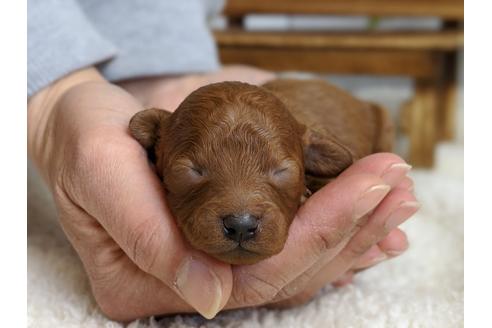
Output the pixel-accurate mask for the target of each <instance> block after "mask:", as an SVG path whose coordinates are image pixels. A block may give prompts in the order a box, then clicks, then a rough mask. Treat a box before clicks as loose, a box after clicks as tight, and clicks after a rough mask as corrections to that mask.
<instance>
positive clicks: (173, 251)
mask: <svg viewBox="0 0 492 328" xmlns="http://www.w3.org/2000/svg"><path fill="white" fill-rule="evenodd" d="M28 107H29V112H28V141H29V145H28V149H29V154H30V157H31V158H32V159H33V161H34V162H35V163H36V165H37V167H38V169H39V170H40V172H41V174H42V175H43V177H44V179H45V180H46V181H47V182H48V185H49V187H50V189H51V191H52V193H53V196H54V199H55V202H56V206H57V209H58V212H59V220H60V223H61V225H62V227H63V230H64V231H65V233H66V235H67V236H68V238H69V240H70V242H71V243H72V245H73V246H74V248H75V250H76V251H77V253H78V254H79V256H80V258H81V260H82V262H83V265H84V268H85V270H86V272H87V275H88V277H89V281H90V284H91V288H92V291H93V294H94V296H95V299H96V301H97V303H98V304H99V306H100V307H101V309H102V311H103V312H104V313H105V314H106V315H108V316H109V317H110V318H113V319H117V320H122V321H124V320H130V319H135V318H138V317H143V316H147V315H153V314H168V313H176V312H195V311H198V312H200V313H201V314H203V315H204V316H206V317H212V316H214V315H215V314H216V312H217V311H218V310H219V309H220V308H222V307H223V306H224V305H225V303H226V302H227V300H228V299H229V296H230V291H231V286H232V274H231V269H230V266H229V265H227V264H224V263H220V262H218V261H216V260H214V259H212V258H209V257H208V256H206V255H204V254H202V253H200V252H197V251H195V250H193V249H191V248H190V247H189V246H188V244H187V243H185V242H184V240H183V238H182V237H181V234H180V232H179V231H178V228H177V227H176V225H175V223H174V220H173V218H172V216H171V214H170V212H169V210H168V207H167V205H166V203H165V195H164V193H163V190H162V188H161V184H160V181H159V180H158V178H157V176H156V175H155V174H154V172H153V171H152V168H151V167H150V166H149V164H148V161H147V156H146V153H145V151H144V150H143V149H142V148H141V147H140V145H139V144H138V143H137V141H135V140H134V139H133V138H132V137H131V136H130V135H129V133H128V122H129V120H130V118H131V117H132V116H133V114H134V113H136V112H138V111H140V110H142V109H143V108H142V107H141V105H140V104H139V103H138V102H137V100H135V99H134V98H133V97H132V96H130V95H129V94H128V93H126V92H125V91H123V90H122V89H120V88H119V87H116V86H114V85H111V84H109V83H108V82H106V81H104V79H103V78H102V77H101V76H100V75H99V74H98V73H97V72H96V71H95V70H91V69H89V70H84V71H80V72H76V73H74V74H72V75H70V76H68V77H66V78H63V79H62V80H60V81H59V82H57V83H55V84H54V85H53V86H51V87H48V88H47V89H45V90H43V91H41V92H40V93H39V94H36V95H35V96H33V97H32V98H31V99H30V101H29V104H28Z"/></svg>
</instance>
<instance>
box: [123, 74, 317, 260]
mask: <svg viewBox="0 0 492 328" xmlns="http://www.w3.org/2000/svg"><path fill="white" fill-rule="evenodd" d="M130 132H131V134H132V135H133V136H134V137H135V138H136V139H137V140H138V141H139V142H140V144H141V145H142V146H143V147H145V148H146V149H147V151H148V153H149V156H150V157H151V159H152V160H153V161H154V163H155V166H156V170H157V173H158V175H159V176H160V177H161V179H162V181H163V184H164V188H165V190H166V198H167V201H168V204H169V206H170V208H171V211H172V213H173V215H174V216H175V217H176V220H177V223H178V225H179V227H180V228H181V230H182V231H183V233H184V235H185V237H186V239H187V240H188V241H189V242H190V244H191V245H192V246H194V247H195V248H197V249H199V250H202V251H204V252H206V253H208V254H210V255H212V256H214V257H215V258H217V259H220V260H222V261H225V262H228V263H232V264H251V263H255V262H257V261H259V260H262V259H264V258H267V257H270V256H272V255H274V254H277V253H278V252H280V251H281V250H282V248H283V245H284V243H285V241H286V238H287V234H288V229H289V226H290V223H291V221H292V219H293V218H294V216H295V213H296V211H297V209H298V207H299V204H300V200H301V197H302V196H303V194H304V192H305V190H306V187H305V184H304V170H305V168H304V156H305V153H306V149H307V148H306V147H305V146H304V147H303V138H304V139H305V138H306V128H305V127H304V126H302V125H300V124H299V123H298V122H297V121H296V120H295V119H294V118H293V117H292V116H291V114H290V113H289V111H288V110H287V109H286V108H285V105H284V104H283V103H282V102H281V101H280V100H279V99H278V98H277V97H275V96H274V95H273V94H271V93H270V92H268V91H266V90H264V89H262V88H260V87H256V86H252V85H248V84H245V83H240V82H223V83H217V84H211V85H208V86H205V87H202V88H200V89H198V90H196V91H195V92H193V93H192V94H190V95H189V96H188V97H187V98H186V99H185V100H184V101H183V103H181V105H180V106H179V107H178V109H177V110H176V111H175V112H174V113H173V114H170V113H169V112H166V111H163V110H159V109H148V110H144V111H142V112H139V113H137V114H136V115H135V116H134V117H133V118H132V120H131V121H130ZM318 148H319V147H318ZM307 153H309V151H307ZM318 166H319V165H318ZM317 170H319V167H317Z"/></svg>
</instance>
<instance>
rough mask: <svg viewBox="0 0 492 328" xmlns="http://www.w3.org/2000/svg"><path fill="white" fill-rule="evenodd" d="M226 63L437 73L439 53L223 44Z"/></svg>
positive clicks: (317, 69)
mask: <svg viewBox="0 0 492 328" xmlns="http://www.w3.org/2000/svg"><path fill="white" fill-rule="evenodd" d="M219 54H220V59H221V62H222V63H223V64H246V65H252V66H255V67H259V68H263V69H268V70H273V71H292V70H298V71H307V72H316V73H333V74H375V75H405V76H410V77H419V78H425V77H434V76H435V74H436V67H438V63H439V58H440V57H439V54H437V53H432V52H425V51H403V50H379V51H376V50H374V51H364V50H343V49H317V50H305V49H279V48H253V47H220V48H219Z"/></svg>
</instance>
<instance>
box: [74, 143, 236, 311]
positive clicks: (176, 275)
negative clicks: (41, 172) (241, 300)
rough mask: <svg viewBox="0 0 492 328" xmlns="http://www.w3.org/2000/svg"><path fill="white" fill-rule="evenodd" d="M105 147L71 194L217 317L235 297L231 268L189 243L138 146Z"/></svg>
mask: <svg viewBox="0 0 492 328" xmlns="http://www.w3.org/2000/svg"><path fill="white" fill-rule="evenodd" d="M102 144H103V145H105V147H95V148H103V149H101V150H97V149H92V151H91V156H90V158H92V159H89V160H85V161H84V165H83V167H79V168H77V174H76V176H77V177H78V178H75V179H76V180H75V181H71V182H70V183H69V184H70V186H69V187H68V188H67V187H65V189H67V190H68V194H69V195H67V196H68V197H69V198H71V199H72V201H74V203H76V204H79V206H80V207H82V208H83V209H84V210H85V211H87V213H88V214H89V215H91V216H92V217H94V218H96V219H97V220H98V221H99V223H100V224H101V225H102V227H103V228H104V229H105V230H106V231H107V232H108V234H109V235H110V236H111V237H112V238H113V239H114V241H115V242H116V243H117V244H118V245H119V247H120V248H121V249H122V250H123V251H124V252H125V253H126V255H127V256H128V257H129V258H130V259H131V260H132V261H133V262H134V263H135V264H136V265H137V266H138V267H139V268H140V269H141V270H143V271H145V272H147V273H149V274H151V275H153V276H155V277H156V278H158V279H159V280H161V281H162V282H163V283H165V284H166V285H167V286H168V287H169V288H171V289H172V290H173V291H175V292H176V293H177V294H178V295H179V296H180V297H181V298H182V299H183V300H184V301H185V302H186V303H188V304H189V305H190V306H191V307H193V308H194V309H195V310H196V311H197V312H199V313H200V314H201V315H203V316H204V317H206V318H209V319H210V318H213V317H214V316H215V315H216V314H217V313H218V312H219V311H220V310H221V309H222V308H223V307H224V306H225V304H226V303H227V301H228V299H229V296H230V294H231V289H232V272H231V268H230V266H229V265H228V264H225V263H222V262H219V261H217V260H215V259H213V258H211V257H209V256H207V255H205V254H203V253H201V252H199V251H196V250H194V249H192V248H191V247H190V246H189V245H188V243H186V241H185V240H184V239H183V237H182V235H181V233H180V231H179V229H178V227H177V226H176V224H175V221H174V218H173V216H172V214H171V212H170V211H169V208H168V206H167V204H166V202H165V195H164V193H163V190H162V189H163V188H162V186H161V183H160V181H159V180H158V178H157V177H156V175H155V174H154V173H153V172H152V170H151V169H150V167H149V166H148V164H147V159H146V156H145V153H144V152H143V150H142V149H140V147H138V145H137V144H136V142H134V141H133V140H129V142H128V143H125V142H123V143H122V142H118V144H116V145H114V144H112V145H109V146H108V143H107V142H106V143H102ZM77 179H78V180H79V181H77ZM82 180H83V181H82Z"/></svg>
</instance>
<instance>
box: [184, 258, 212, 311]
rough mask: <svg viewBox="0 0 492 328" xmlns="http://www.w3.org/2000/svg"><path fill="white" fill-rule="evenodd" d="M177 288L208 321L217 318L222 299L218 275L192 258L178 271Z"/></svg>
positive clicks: (185, 299) (187, 301)
mask: <svg viewBox="0 0 492 328" xmlns="http://www.w3.org/2000/svg"><path fill="white" fill-rule="evenodd" d="M175 287H176V289H177V290H178V293H179V294H180V296H181V297H182V298H183V300H184V301H185V302H186V303H188V304H189V305H191V306H192V307H193V308H194V309H195V310H196V311H198V312H199V313H200V314H201V315H202V316H204V317H205V318H207V319H212V318H213V317H215V315H216V314H217V312H219V310H220V308H219V307H220V302H221V299H222V288H221V283H220V280H219V278H218V277H217V275H216V274H215V273H214V272H212V271H210V269H209V268H208V267H207V266H206V265H205V264H203V263H202V262H200V261H199V260H197V259H195V258H192V257H190V258H189V259H188V260H186V261H185V262H184V263H183V264H182V265H181V267H180V268H179V269H178V273H177V275H176V281H175Z"/></svg>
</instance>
